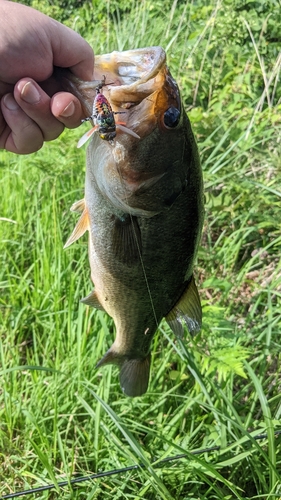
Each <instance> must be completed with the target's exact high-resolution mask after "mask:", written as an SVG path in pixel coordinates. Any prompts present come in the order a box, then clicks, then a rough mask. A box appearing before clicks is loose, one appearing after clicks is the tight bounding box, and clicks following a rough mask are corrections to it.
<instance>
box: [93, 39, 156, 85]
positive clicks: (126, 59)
mask: <svg viewBox="0 0 281 500" xmlns="http://www.w3.org/2000/svg"><path fill="white" fill-rule="evenodd" d="M165 63H166V53H165V51H164V49H163V48H162V47H159V46H153V47H145V48H141V49H133V50H126V51H124V52H118V51H113V52H111V53H109V54H102V55H97V56H96V57H95V75H97V74H98V75H99V74H101V73H102V75H101V76H105V77H106V80H109V81H111V80H110V77H111V76H108V74H109V75H111V72H109V73H108V72H106V68H110V67H114V68H115V72H114V74H113V77H115V79H116V78H118V79H119V80H120V82H121V85H119V86H122V87H123V89H124V88H128V89H134V88H135V87H136V86H139V85H140V84H143V83H146V82H148V81H149V80H151V78H154V77H155V76H157V74H158V73H159V70H160V68H162V67H163V66H164V65H165ZM125 68H131V69H133V68H134V69H135V73H134V74H132V73H131V74H129V73H130V72H129V71H128V72H127V74H125ZM122 72H123V73H122ZM128 79H132V80H134V81H132V82H131V83H126V80H128ZM115 86H118V85H117V84H116V83H114V85H109V87H110V88H111V87H115Z"/></svg>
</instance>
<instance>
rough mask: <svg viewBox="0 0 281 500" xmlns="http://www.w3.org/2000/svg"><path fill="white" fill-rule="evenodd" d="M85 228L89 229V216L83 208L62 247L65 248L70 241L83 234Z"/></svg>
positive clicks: (72, 241)
mask: <svg viewBox="0 0 281 500" xmlns="http://www.w3.org/2000/svg"><path fill="white" fill-rule="evenodd" d="M87 229H89V217H88V210H87V209H86V208H85V209H84V210H83V213H82V215H81V217H80V219H79V221H78V222H77V224H76V226H75V228H74V230H73V232H72V233H71V235H70V237H69V238H68V240H67V242H66V244H65V245H64V247H63V248H67V247H69V246H70V245H72V243H74V242H75V241H76V240H78V239H79V238H80V237H81V236H83V234H84V233H85V232H86V231H87Z"/></svg>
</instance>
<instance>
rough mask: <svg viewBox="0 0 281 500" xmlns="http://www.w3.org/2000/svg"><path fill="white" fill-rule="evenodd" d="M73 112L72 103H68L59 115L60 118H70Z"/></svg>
mask: <svg viewBox="0 0 281 500" xmlns="http://www.w3.org/2000/svg"><path fill="white" fill-rule="evenodd" d="M74 111H75V106H74V104H73V102H70V103H69V104H68V105H67V106H66V107H65V108H64V110H63V111H62V112H61V113H60V116H62V117H63V118H69V117H70V116H72V115H73V114H74Z"/></svg>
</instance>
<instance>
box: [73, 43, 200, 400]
mask: <svg viewBox="0 0 281 500" xmlns="http://www.w3.org/2000/svg"><path fill="white" fill-rule="evenodd" d="M128 61H129V62H130V64H131V67H132V71H131V73H132V74H133V75H134V81H133V83H130V81H129V82H128V78H129V79H130V75H129V76H128V73H130V71H127V72H125V73H126V75H125V76H122V74H120V73H122V71H123V72H124V65H125V63H126V64H128ZM118 68H119V69H118ZM120 68H121V69H120ZM95 72H96V73H95V75H98V76H100V78H102V77H103V75H105V77H106V81H108V82H111V84H110V86H108V88H106V82H105V87H104V89H103V91H104V93H106V94H107V96H108V97H107V98H108V99H109V101H110V102H111V104H112V107H113V109H114V110H115V112H118V111H120V110H123V111H124V110H126V113H125V114H122V120H124V122H125V125H126V128H125V130H126V129H128V130H132V131H133V132H134V134H135V135H134V136H132V135H130V134H129V133H126V132H124V131H123V130H121V131H120V132H119V131H118V130H117V135H116V138H115V139H114V141H106V140H102V139H101V137H100V136H99V133H98V131H97V132H95V133H94V134H93V136H92V138H91V142H90V143H89V146H88V150H87V166H86V182H85V198H84V201H81V202H79V204H78V205H76V208H77V207H78V206H79V210H80V211H81V210H83V212H82V216H81V218H80V220H79V222H78V224H77V226H76V228H75V230H74V232H73V233H72V235H71V236H70V238H69V240H68V242H67V244H66V246H68V245H69V244H71V243H73V242H74V241H76V239H78V237H79V236H81V235H82V234H83V233H84V232H85V231H86V230H88V231H89V261H90V267H91V278H92V281H93V283H94V285H95V288H94V291H93V292H92V293H91V294H90V295H89V296H88V297H86V298H85V299H83V300H82V301H83V302H85V303H86V304H89V305H93V306H94V307H98V308H100V309H103V310H105V311H106V312H107V313H108V314H109V315H110V316H111V317H112V318H113V319H114V323H115V327H116V337H115V341H114V343H113V345H112V346H111V348H110V349H109V351H108V352H107V353H106V354H105V355H104V357H103V358H102V359H101V360H100V361H99V363H98V365H97V366H102V365H105V364H108V363H112V364H116V365H118V366H119V368H120V384H121V387H122V389H123V391H124V393H125V394H127V395H128V396H131V397H134V396H140V395H142V394H143V393H145V392H146V390H147V387H148V382H149V370H150V346H151V341H152V338H153V336H154V334H155V332H156V330H157V327H158V325H159V323H160V321H161V320H162V318H163V317H166V319H167V321H168V323H169V325H170V326H171V328H172V329H173V331H174V332H175V333H176V334H177V335H181V334H182V333H183V330H184V328H183V325H184V324H186V325H187V327H188V328H189V330H190V331H191V332H195V331H197V330H198V329H200V326H201V306H200V299H199V295H198V292H197V288H196V285H195V282H194V278H193V266H194V261H195V258H196V253H197V249H198V244H199V241H200V237H201V230H202V223H203V187H202V172H201V167H200V161H199V156H198V150H197V146H196V141H195V139H194V136H193V133H192V129H191V125H190V122H189V119H188V117H187V115H186V113H185V111H184V109H183V106H182V103H181V99H180V94H179V90H178V86H177V84H176V82H175V80H174V79H173V78H172V76H171V74H170V72H169V70H168V68H167V66H166V58H165V53H164V51H163V49H161V48H160V47H149V48H145V49H136V50H131V51H126V52H114V53H112V54H107V55H104V56H97V57H96V68H95ZM136 75H138V76H139V78H138V79H137V78H136ZM69 78H72V82H71V85H72V91H73V88H74V93H75V86H76V87H77V88H78V92H77V95H79V96H80V98H81V95H82V97H83V95H84V99H85V101H86V103H84V108H89V102H88V101H89V88H90V83H88V84H85V83H83V82H78V81H77V79H75V78H74V77H69ZM73 82H74V84H73ZM85 85H86V87H87V94H86V93H85V94H83V86H85ZM65 87H66V88H68V87H67V78H66V85H65ZM92 88H93V92H94V89H95V87H94V85H93V84H92ZM116 121H117V120H116ZM117 127H118V121H117ZM138 136H139V139H138V138H137V137H138ZM73 209H74V210H75V207H74V208H73Z"/></svg>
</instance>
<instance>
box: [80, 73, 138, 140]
mask: <svg viewBox="0 0 281 500" xmlns="http://www.w3.org/2000/svg"><path fill="white" fill-rule="evenodd" d="M104 86H105V77H104V80H103V82H102V83H100V84H99V85H98V86H97V87H96V97H95V100H94V103H93V112H92V114H91V116H88V117H87V118H85V119H84V120H82V122H86V121H90V122H92V123H93V124H94V127H93V128H92V129H91V130H89V131H88V132H86V134H84V135H83V136H82V137H81V139H80V140H79V141H78V144H77V147H78V148H81V146H83V144H85V142H87V140H88V139H90V137H91V136H92V135H93V133H94V132H96V131H97V130H98V132H99V136H100V138H101V139H103V140H105V141H109V142H110V144H113V139H114V138H115V137H116V129H119V130H122V132H125V133H127V134H130V135H132V136H133V137H136V138H137V139H140V136H139V135H137V134H136V133H135V132H133V131H132V130H130V129H128V128H127V127H126V126H125V124H124V123H122V122H115V118H114V115H118V114H122V113H126V111H112V107H111V105H110V103H109V101H108V100H107V98H106V97H105V96H104V95H103V94H102V92H101V89H102V87H104Z"/></svg>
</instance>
